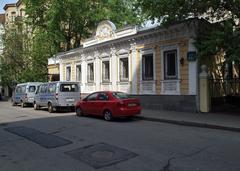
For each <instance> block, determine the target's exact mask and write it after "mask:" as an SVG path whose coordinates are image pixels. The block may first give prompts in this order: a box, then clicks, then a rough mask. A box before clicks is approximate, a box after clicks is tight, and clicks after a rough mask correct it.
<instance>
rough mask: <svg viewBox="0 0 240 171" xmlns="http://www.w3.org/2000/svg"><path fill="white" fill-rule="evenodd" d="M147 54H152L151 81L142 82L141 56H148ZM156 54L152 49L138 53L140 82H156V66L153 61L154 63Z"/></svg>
mask: <svg viewBox="0 0 240 171" xmlns="http://www.w3.org/2000/svg"><path fill="white" fill-rule="evenodd" d="M148 54H153V80H143V78H142V74H143V73H142V70H143V66H142V60H143V55H148ZM155 56H156V52H155V50H154V49H146V50H144V49H143V50H141V51H140V61H141V62H140V80H141V81H144V82H145V81H146V82H147V81H149V82H152V81H155V80H156V64H155V61H156V57H155Z"/></svg>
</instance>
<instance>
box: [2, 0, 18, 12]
mask: <svg viewBox="0 0 240 171" xmlns="http://www.w3.org/2000/svg"><path fill="white" fill-rule="evenodd" d="M21 3H22V0H18V1H17V2H16V3H10V4H6V5H5V6H4V7H3V9H4V10H5V11H6V10H7V9H8V8H9V7H18V6H19V5H21Z"/></svg>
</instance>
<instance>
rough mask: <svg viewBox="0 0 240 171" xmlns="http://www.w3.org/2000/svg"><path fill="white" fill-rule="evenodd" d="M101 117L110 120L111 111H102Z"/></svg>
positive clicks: (111, 117)
mask: <svg viewBox="0 0 240 171" xmlns="http://www.w3.org/2000/svg"><path fill="white" fill-rule="evenodd" d="M103 117H104V119H105V120H106V121H111V120H112V119H113V116H112V113H111V112H110V111H109V110H105V111H104V112H103Z"/></svg>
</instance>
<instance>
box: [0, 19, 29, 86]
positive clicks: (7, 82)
mask: <svg viewBox="0 0 240 171" xmlns="http://www.w3.org/2000/svg"><path fill="white" fill-rule="evenodd" d="M28 43H29V42H28V38H27V33H26V32H25V31H24V30H23V22H22V20H21V19H20V18H16V19H15V21H14V23H11V27H7V28H6V31H5V35H4V37H3V44H4V49H3V55H2V56H1V71H0V72H1V73H0V75H1V79H2V84H3V85H4V86H9V87H10V86H12V84H13V82H15V81H20V82H21V81H24V70H26V69H27V68H29V67H30V64H31V62H30V60H29V58H28V55H27V47H28Z"/></svg>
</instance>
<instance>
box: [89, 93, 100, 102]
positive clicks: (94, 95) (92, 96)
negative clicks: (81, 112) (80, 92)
mask: <svg viewBox="0 0 240 171" xmlns="http://www.w3.org/2000/svg"><path fill="white" fill-rule="evenodd" d="M97 95H98V93H94V94H91V95H89V96H88V97H87V101H94V100H97Z"/></svg>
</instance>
